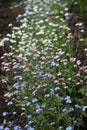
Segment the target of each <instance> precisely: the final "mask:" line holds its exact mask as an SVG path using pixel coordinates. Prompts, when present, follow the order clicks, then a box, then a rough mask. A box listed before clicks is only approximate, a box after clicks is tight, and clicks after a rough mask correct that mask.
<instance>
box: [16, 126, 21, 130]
mask: <svg viewBox="0 0 87 130" xmlns="http://www.w3.org/2000/svg"><path fill="white" fill-rule="evenodd" d="M14 130H22V129H21V127H20V126H15V127H14Z"/></svg>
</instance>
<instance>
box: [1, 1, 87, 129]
mask: <svg viewBox="0 0 87 130" xmlns="http://www.w3.org/2000/svg"><path fill="white" fill-rule="evenodd" d="M31 2H32V1H31ZM61 2H63V3H61ZM61 2H60V1H59V2H57V1H56V0H54V1H52V0H49V2H47V1H43V2H41V1H34V2H32V4H29V7H27V8H26V13H25V14H24V15H23V16H19V19H20V22H21V26H20V27H13V31H12V34H11V35H10V34H8V35H7V37H8V39H9V40H8V41H9V44H10V50H11V52H9V53H4V54H3V56H2V57H1V59H3V62H2V65H1V67H2V70H3V71H4V72H5V73H6V77H2V79H1V80H2V84H4V85H6V86H7V88H8V92H7V93H6V94H5V95H4V97H5V98H7V99H6V101H7V104H8V106H10V110H11V111H10V113H12V114H14V113H15V110H14V109H11V108H12V106H13V104H14V106H15V107H18V108H20V109H21V116H24V117H25V116H26V117H27V120H26V125H25V128H26V129H27V130H28V129H30V128H31V129H32V130H34V129H35V130H55V129H56V130H57V129H58V130H60V129H64V130H65V129H66V130H73V129H77V130H80V128H81V127H83V126H84V118H86V117H87V114H86V110H87V106H86V97H87V95H86V94H84V91H85V90H86V89H87V88H86V86H87V82H86V78H87V77H86V76H85V75H86V73H87V66H86V64H85V62H86V61H83V62H82V61H81V60H80V59H79V58H78V57H77V56H76V54H77V51H73V45H74V37H73V35H72V33H71V32H70V28H69V27H68V23H67V21H66V20H65V16H66V15H68V8H67V4H66V3H65V4H64V1H61ZM79 40H81V38H79ZM85 55H87V49H86V48H85ZM82 89H83V91H81V90H82ZM5 114H6V113H4V115H5ZM14 115H15V114H14ZM6 116H7V114H6ZM6 116H5V117H6ZM13 122H14V124H16V123H15V119H14V121H13ZM20 125H21V124H20ZM17 128H18V127H17Z"/></svg>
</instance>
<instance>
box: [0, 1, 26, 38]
mask: <svg viewBox="0 0 87 130" xmlns="http://www.w3.org/2000/svg"><path fill="white" fill-rule="evenodd" d="M15 1H16V2H17V3H19V2H20V1H21V0H0V37H1V38H2V37H4V36H5V35H6V34H7V33H11V28H10V27H8V25H9V24H10V23H12V24H13V25H14V26H19V23H18V22H17V21H16V17H17V16H18V15H19V14H22V13H23V12H24V8H23V7H24V5H21V6H19V7H18V8H17V7H16V8H13V9H12V8H10V7H11V6H12V3H14V2H15Z"/></svg>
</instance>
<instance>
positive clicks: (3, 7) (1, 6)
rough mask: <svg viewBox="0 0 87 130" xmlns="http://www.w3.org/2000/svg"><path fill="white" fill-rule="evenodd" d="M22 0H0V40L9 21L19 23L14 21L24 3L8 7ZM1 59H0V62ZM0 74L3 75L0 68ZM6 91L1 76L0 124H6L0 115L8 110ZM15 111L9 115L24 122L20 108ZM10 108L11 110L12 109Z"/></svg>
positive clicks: (1, 49) (5, 31) (19, 121)
mask: <svg viewBox="0 0 87 130" xmlns="http://www.w3.org/2000/svg"><path fill="white" fill-rule="evenodd" d="M21 1H22V0H0V40H1V39H2V38H4V37H5V36H6V34H8V33H11V28H10V27H8V25H9V24H10V23H11V24H12V25H13V26H19V25H20V23H19V22H17V21H16V17H17V16H18V15H19V14H23V12H24V5H23V4H22V5H21V6H19V7H18V8H17V7H15V8H10V7H11V6H12V3H13V2H17V3H19V2H21ZM4 50H5V52H9V46H8V45H7V47H5V48H4ZM3 53H4V51H3V47H1V46H0V57H1V56H2V55H3ZM1 62H2V60H1V59H0V64H1ZM0 75H5V74H4V73H3V72H2V70H1V68H0ZM6 92H7V89H6V86H4V85H3V86H2V85H1V78H0V124H2V125H3V123H4V125H6V121H7V120H8V119H9V117H8V119H5V117H3V116H2V113H3V112H9V111H10V110H9V107H8V106H7V103H6V99H5V98H4V96H3V95H4V94H5V93H6ZM13 110H15V111H16V113H17V114H16V115H14V117H13V116H12V115H11V114H10V117H11V116H12V118H17V119H18V120H17V124H23V125H24V124H25V123H24V122H25V120H24V117H22V116H20V114H21V112H22V111H21V110H20V109H19V108H16V107H14V109H13ZM13 110H12V111H13Z"/></svg>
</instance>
